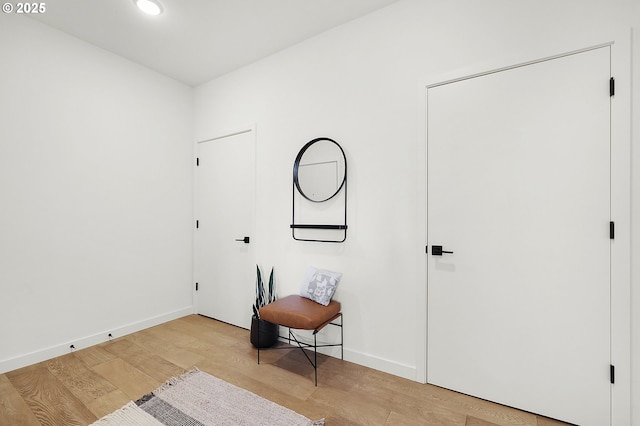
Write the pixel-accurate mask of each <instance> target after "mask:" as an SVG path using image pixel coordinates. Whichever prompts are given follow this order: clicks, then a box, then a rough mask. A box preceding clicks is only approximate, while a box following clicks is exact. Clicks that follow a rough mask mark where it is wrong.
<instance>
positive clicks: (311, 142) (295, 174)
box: [293, 138, 347, 203]
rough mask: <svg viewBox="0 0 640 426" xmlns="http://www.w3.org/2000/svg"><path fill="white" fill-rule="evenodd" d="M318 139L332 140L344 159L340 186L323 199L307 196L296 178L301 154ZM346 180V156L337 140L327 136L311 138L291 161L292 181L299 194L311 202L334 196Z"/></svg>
mask: <svg viewBox="0 0 640 426" xmlns="http://www.w3.org/2000/svg"><path fill="white" fill-rule="evenodd" d="M320 141H329V142H333V143H334V144H335V145H336V146H337V147H338V149H340V153H342V158H343V159H344V175H343V176H342V182H340V186H339V187H338V189H336V192H334V193H333V194H332V195H331V196H330V197H328V198H325V199H324V200H312V199H311V198H309V197H308V196H307V194H305V193H304V191H303V190H302V188H301V187H300V181H299V180H298V169H299V167H300V161H301V160H302V156H303V155H304V153H305V152H306V151H307V149H309V148H310V147H311V146H312V145H313V144H315V143H316V142H320ZM346 181H347V156H346V155H345V154H344V150H343V149H342V147H341V146H340V144H339V143H338V142H336V141H334V140H333V139H329V138H316V139H313V140H312V141H309V142H307V143H306V144H305V145H304V146H303V147H302V148H301V149H300V151H299V152H298V155H297V156H296V160H295V162H294V163H293V183H294V184H295V186H296V188H297V189H298V192H299V193H300V195H302V196H303V197H304V198H306V199H307V200H309V201H311V202H312V203H323V202H325V201H329V200H330V199H332V198H333V197H335V196H336V195H338V194H339V193H340V191H341V190H342V188H343V187H344V185H345V182H346Z"/></svg>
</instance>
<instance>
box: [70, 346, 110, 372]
mask: <svg viewBox="0 0 640 426" xmlns="http://www.w3.org/2000/svg"><path fill="white" fill-rule="evenodd" d="M103 345H104V344H100V345H96V346H91V347H89V348H85V349H81V350H79V351H76V352H74V355H75V356H76V357H77V358H78V359H81V360H82V362H84V363H85V364H86V365H87V366H88V367H93V366H94V365H98V364H102V363H104V362H107V361H111V360H112V359H115V358H117V357H116V356H115V355H113V354H112V353H111V352H108V351H106V350H105V349H104V346H103Z"/></svg>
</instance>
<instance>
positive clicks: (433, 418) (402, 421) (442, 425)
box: [385, 411, 466, 426]
mask: <svg viewBox="0 0 640 426" xmlns="http://www.w3.org/2000/svg"><path fill="white" fill-rule="evenodd" d="M465 423H466V416H465V415H463V414H456V413H452V414H451V416H440V415H438V414H430V415H429V414H427V415H422V416H413V415H407V414H402V413H396V412H395V411H392V412H391V414H390V415H389V417H388V418H387V421H386V422H385V426H466V425H465Z"/></svg>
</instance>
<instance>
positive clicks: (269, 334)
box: [251, 315, 279, 349]
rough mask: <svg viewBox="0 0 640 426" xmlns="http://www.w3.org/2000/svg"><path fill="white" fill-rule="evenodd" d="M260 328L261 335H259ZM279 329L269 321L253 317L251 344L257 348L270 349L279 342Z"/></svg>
mask: <svg viewBox="0 0 640 426" xmlns="http://www.w3.org/2000/svg"><path fill="white" fill-rule="evenodd" d="M258 327H260V333H258ZM278 333H279V327H278V324H274V323H272V322H269V321H265V320H263V319H260V318H258V317H256V316H255V315H254V316H253V317H251V344H252V345H253V346H254V347H255V348H260V349H263V348H270V347H271V346H273V345H275V343H276V342H277V341H278Z"/></svg>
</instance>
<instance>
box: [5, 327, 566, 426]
mask: <svg viewBox="0 0 640 426" xmlns="http://www.w3.org/2000/svg"><path fill="white" fill-rule="evenodd" d="M195 366H197V367H198V368H199V369H200V370H202V371H206V372H208V373H210V374H213V375H215V376H217V377H219V378H221V379H224V380H226V381H228V382H230V383H233V384H235V385H237V386H240V387H243V388H245V389H248V390H250V391H252V392H254V393H257V394H258V395H261V396H263V397H264V398H267V399H270V400H272V401H274V402H276V403H278V404H281V405H284V406H286V407H289V408H290V409H292V410H294V411H297V412H298V413H300V414H302V415H304V416H306V417H308V418H310V419H314V420H317V419H320V418H323V417H325V418H326V424H327V426H332V425H443V426H458V425H460V426H462V425H465V426H491V425H527V426H534V425H535V426H558V425H562V424H563V423H560V422H556V421H554V420H550V419H546V418H543V417H539V416H535V415H533V414H530V413H526V412H522V411H518V410H515V409H512V408H508V407H503V406H500V405H498V404H494V403H491V402H487V401H483V400H479V399H476V398H472V397H469V396H465V395H461V394H458V393H455V392H451V391H448V390H445V389H442V388H438V387H435V386H431V385H422V384H418V383H415V382H412V381H410V380H405V379H401V378H398V377H395V376H392V375H389V374H386V373H382V372H379V371H376V370H372V369H369V368H365V367H362V366H359V365H356V364H353V363H350V362H346V361H341V360H339V359H335V358H331V357H324V356H323V357H321V360H320V366H319V369H318V387H315V386H314V385H313V368H312V367H311V366H310V365H309V364H308V363H307V361H306V359H305V358H304V355H303V354H302V353H301V352H300V351H299V350H295V351H267V352H261V364H260V365H258V364H257V362H256V351H255V349H253V348H252V346H251V344H250V343H249V332H248V331H247V330H244V329H241V328H237V327H233V326H230V325H228V324H224V323H221V322H218V321H215V320H212V319H209V318H205V317H201V316H198V315H191V316H187V317H184V318H180V319H178V320H175V321H171V322H168V323H166V324H162V325H159V326H157V327H153V328H150V329H147V330H144V331H141V332H138V333H134V334H131V335H128V336H124V337H121V338H116V339H114V340H112V341H109V342H106V343H103V344H100V345H97V346H93V347H91V348H87V349H82V350H77V351H75V352H73V353H70V354H68V355H64V356H61V357H58V358H55V359H52V360H50V361H46V362H42V363H39V364H35V365H32V366H29V367H25V368H21V369H19V370H14V371H11V372H8V373H6V374H2V375H0V425H21V426H22V425H56V426H59V425H65V426H67V425H86V424H89V423H92V422H94V421H95V420H96V419H98V418H100V417H102V416H104V415H105V414H108V413H110V412H112V411H114V410H116V409H118V408H120V407H121V406H122V405H124V404H126V403H127V402H128V401H130V400H136V399H138V398H139V397H141V396H142V395H144V394H146V393H149V392H151V391H152V390H153V389H155V388H156V387H157V386H159V385H160V384H161V383H163V382H164V381H165V380H166V379H168V378H170V377H172V376H176V375H179V374H182V373H184V372H185V371H187V370H189V369H191V368H193V367H195Z"/></svg>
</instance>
